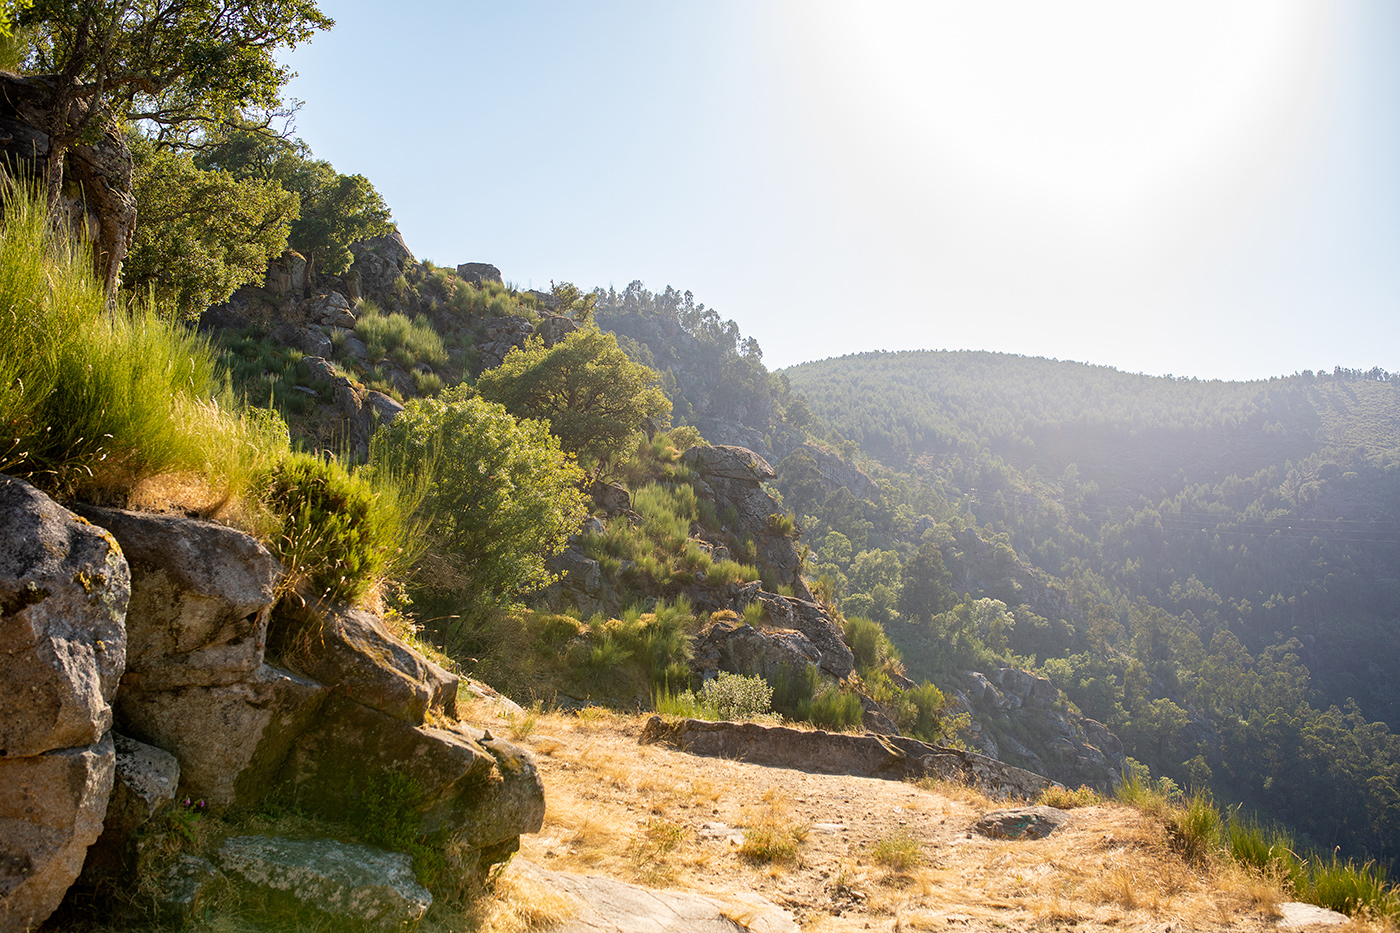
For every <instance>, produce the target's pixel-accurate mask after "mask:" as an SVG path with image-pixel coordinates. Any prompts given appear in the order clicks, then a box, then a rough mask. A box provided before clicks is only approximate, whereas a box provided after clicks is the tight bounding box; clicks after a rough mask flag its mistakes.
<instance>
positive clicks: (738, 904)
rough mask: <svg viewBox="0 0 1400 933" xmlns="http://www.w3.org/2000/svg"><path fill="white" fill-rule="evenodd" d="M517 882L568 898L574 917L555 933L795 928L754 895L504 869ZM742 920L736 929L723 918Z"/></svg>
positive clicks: (731, 932)
mask: <svg viewBox="0 0 1400 933" xmlns="http://www.w3.org/2000/svg"><path fill="white" fill-rule="evenodd" d="M509 870H510V871H511V872H512V873H513V874H514V875H515V876H516V877H517V878H519V879H524V880H525V881H527V882H528V883H531V884H535V885H538V886H540V887H541V888H544V889H545V890H548V891H554V892H559V893H563V894H566V895H568V896H569V897H570V898H571V899H572V900H573V901H574V902H575V903H576V904H577V912H576V914H575V915H574V916H573V917H571V918H569V919H567V920H564V921H563V922H562V923H560V924H559V925H558V926H556V927H552V928H551V929H552V930H554V931H555V933H640V931H643V930H645V931H648V933H653V931H655V933H666V931H675V933H736V931H743V930H747V931H750V933H797V931H798V929H799V928H798V926H797V923H796V922H795V921H794V920H793V919H792V917H791V916H790V915H789V914H788V913H787V912H786V911H784V910H783V909H782V908H780V907H778V906H777V905H776V904H774V903H773V902H772V901H770V900H768V899H767V898H765V897H763V896H762V895H759V894H744V895H738V896H736V897H734V898H719V897H708V896H706V895H703V894H694V893H691V892H689V891H665V890H657V889H656V888H644V887H642V886H640V885H635V884H627V883H626V882H623V881H615V880H613V879H612V878H604V877H602V876H600V875H575V874H572V873H570V872H562V871H549V870H547V869H544V868H540V867H539V866H537V865H533V864H531V863H529V862H526V861H524V860H523V859H517V860H516V861H514V862H512V863H511V867H510V869H509ZM731 916H742V917H743V918H744V924H743V925H742V926H740V925H739V924H738V923H736V922H735V921H733V920H731V919H729V918H730V917H731Z"/></svg>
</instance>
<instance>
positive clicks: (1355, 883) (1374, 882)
mask: <svg viewBox="0 0 1400 933" xmlns="http://www.w3.org/2000/svg"><path fill="white" fill-rule="evenodd" d="M1307 872H1308V882H1309V891H1308V894H1309V896H1308V900H1309V901H1311V902H1312V903H1314V904H1317V905H1318V906H1319V907H1326V908H1327V909H1328V910H1337V911H1341V912H1342V913H1344V914H1358V913H1361V912H1362V911H1370V912H1371V913H1373V914H1375V915H1377V916H1380V917H1388V918H1391V919H1400V891H1397V890H1396V888H1395V887H1394V886H1393V885H1391V884H1390V883H1389V879H1388V878H1387V873H1386V870H1385V868H1384V866H1380V865H1377V864H1376V863H1375V862H1365V863H1363V864H1360V865H1358V864H1357V863H1356V862H1353V861H1352V860H1351V859H1347V860H1345V861H1343V860H1342V859H1340V858H1339V857H1338V856H1337V855H1336V854H1335V853H1333V855H1332V857H1331V859H1328V860H1325V861H1324V860H1322V859H1320V858H1314V859H1312V860H1310V862H1309V863H1308V866H1307Z"/></svg>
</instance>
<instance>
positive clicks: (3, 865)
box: [0, 736, 116, 933]
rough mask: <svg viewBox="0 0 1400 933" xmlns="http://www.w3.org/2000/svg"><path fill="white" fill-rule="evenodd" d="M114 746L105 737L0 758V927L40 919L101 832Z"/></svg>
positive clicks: (26, 924) (65, 887)
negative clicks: (74, 745)
mask: <svg viewBox="0 0 1400 933" xmlns="http://www.w3.org/2000/svg"><path fill="white" fill-rule="evenodd" d="M115 767H116V752H115V750H114V748H113V745H112V739H111V736H103V737H102V739H101V740H100V741H99V742H97V743H95V744H93V745H89V746H87V747H85V748H66V749H61V750H59V751H51V752H47V753H45V754H43V755H34V756H31V757H27V758H11V759H6V760H4V761H0V931H6V933H8V931H11V930H14V931H19V930H28V929H31V928H33V927H35V926H38V925H39V924H40V923H42V922H43V921H44V920H45V918H47V917H48V916H49V914H51V913H53V911H54V909H55V908H57V907H58V905H59V902H60V901H62V900H63V895H64V894H65V893H66V892H67V891H68V888H69V886H70V885H72V883H73V882H74V881H75V880H76V879H77V877H78V873H79V871H81V869H82V867H83V859H84V857H85V856H86V855H87V849H88V846H90V845H92V843H93V842H94V841H95V840H96V839H97V837H98V834H100V833H101V832H102V818H103V816H104V815H105V814H106V812H107V798H108V797H109V796H110V795H111V793H112V774H113V771H114V770H115Z"/></svg>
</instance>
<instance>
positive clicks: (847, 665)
mask: <svg viewBox="0 0 1400 933" xmlns="http://www.w3.org/2000/svg"><path fill="white" fill-rule="evenodd" d="M750 605H758V606H761V607H762V608H763V619H764V625H765V627H768V628H773V629H792V630H794V631H797V632H801V633H802V635H803V636H804V637H805V638H806V639H807V640H808V641H809V642H810V643H811V644H812V645H813V646H814V647H815V648H816V649H817V651H818V652H819V653H820V655H821V657H820V659H819V660H818V661H817V667H818V668H819V669H820V670H821V671H823V672H824V673H826V674H828V675H829V676H831V677H833V678H835V679H836V680H844V679H845V678H846V677H849V676H850V674H851V672H852V671H854V670H855V667H856V658H855V655H854V654H852V653H851V649H850V648H849V647H847V645H846V642H845V640H844V639H843V638H842V637H841V630H840V629H839V628H838V627H837V625H836V622H835V621H834V620H833V619H832V618H831V613H829V612H827V611H826V610H825V609H824V608H822V606H821V605H820V604H818V603H815V602H811V601H810V600H806V599H796V598H791V597H787V596H779V595H778V594H777V593H769V592H767V591H765V590H763V589H762V588H761V587H760V585H759V584H758V583H749V584H747V585H745V586H742V587H740V588H738V592H737V593H736V594H735V595H734V596H733V598H732V600H731V602H730V604H729V606H727V607H725V608H729V609H733V610H734V611H735V612H736V613H739V614H741V615H742V614H743V612H744V610H745V609H746V608H747V607H749V606H750Z"/></svg>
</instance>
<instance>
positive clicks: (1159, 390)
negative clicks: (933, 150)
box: [780, 352, 1400, 860]
mask: <svg viewBox="0 0 1400 933" xmlns="http://www.w3.org/2000/svg"><path fill="white" fill-rule="evenodd" d="M783 375H785V376H786V377H787V378H788V379H789V380H790V382H791V385H792V387H793V390H794V391H795V392H800V393H802V394H803V395H804V396H805V397H806V399H807V401H808V403H809V404H810V405H811V408H812V410H813V411H814V412H815V413H816V414H817V415H818V416H819V417H821V418H824V419H826V420H827V422H828V423H829V424H830V425H831V427H832V429H833V430H835V431H837V432H839V433H840V434H842V435H844V436H845V437H848V438H850V439H852V440H854V441H856V442H857V443H859V444H860V446H861V448H862V450H864V451H866V452H867V453H869V454H871V455H872V456H874V457H875V458H877V459H878V460H879V461H880V464H879V465H878V466H876V465H874V464H872V465H871V469H872V470H873V471H874V472H875V474H876V475H877V477H878V478H881V479H882V486H883V488H884V490H885V495H886V498H891V494H892V493H893V494H894V496H895V497H902V498H906V499H907V498H908V497H909V496H910V495H912V494H913V491H915V490H923V491H924V492H925V493H926V494H931V495H934V497H935V499H936V500H941V501H942V502H944V503H946V507H945V508H944V510H943V511H942V513H939V512H937V511H933V512H931V513H930V515H929V518H928V520H927V521H925V522H923V524H922V526H918V525H915V526H911V527H910V528H909V529H908V531H907V532H906V533H905V535H904V536H903V538H902V540H900V536H899V535H898V534H896V535H895V536H894V538H895V540H896V543H895V546H894V547H893V548H892V549H893V550H895V551H896V554H897V556H900V557H902V559H903V560H904V562H905V565H906V567H908V566H909V563H910V561H911V559H912V557H913V554H914V552H915V550H916V546H917V543H918V542H919V541H923V542H924V543H925V544H927V543H930V542H931V543H933V544H935V545H936V546H937V547H938V549H939V552H940V555H941V556H942V558H943V560H944V563H946V564H947V565H949V566H950V567H955V568H956V567H958V566H960V565H962V564H965V563H966V558H967V556H968V554H967V549H966V548H964V547H962V544H963V543H964V542H965V541H968V540H969V538H968V537H967V532H968V530H970V529H978V534H979V536H980V538H981V539H983V540H986V541H990V542H992V543H993V545H994V546H993V548H992V554H991V555H990V556H991V557H992V558H993V562H994V563H995V562H997V561H999V562H1000V564H1001V566H1002V568H1003V569H1001V570H998V569H997V568H996V567H994V566H987V567H984V568H983V569H982V570H980V571H977V572H974V573H973V574H971V575H967V574H966V572H965V571H957V573H959V574H961V575H962V580H963V582H964V583H973V584H975V583H978V582H980V583H981V584H982V585H981V587H980V590H981V593H980V595H982V597H983V598H984V599H986V598H989V597H990V598H995V599H996V600H998V601H999V602H1001V603H1002V604H1003V605H1002V606H1001V607H993V608H995V609H996V612H994V613H991V616H990V618H985V617H986V616H987V612H986V611H984V612H983V616H984V619H983V620H982V621H978V617H977V613H976V612H975V611H974V612H968V611H967V610H966V607H967V603H966V601H964V602H963V603H962V607H964V608H961V609H959V610H953V612H954V613H956V612H959V611H961V612H962V614H963V615H964V616H966V617H967V618H966V619H962V620H959V619H956V618H950V617H949V612H948V611H945V612H943V613H942V614H941V615H940V614H937V613H935V614H931V615H925V614H924V613H921V612H915V611H912V610H913V609H914V608H915V607H914V603H915V602H917V600H911V599H910V598H908V597H906V598H905V599H904V600H903V601H902V602H901V601H900V597H901V596H903V595H904V594H903V592H898V591H897V592H893V593H890V594H888V596H890V597H893V599H892V600H891V599H889V598H887V599H886V600H885V603H887V604H889V609H888V610H887V612H886V618H887V619H889V620H890V621H889V624H888V627H889V628H890V631H891V633H892V635H893V636H894V637H895V640H896V642H899V643H905V642H906V641H907V642H914V643H918V644H920V645H924V646H926V650H925V652H924V655H923V656H924V657H926V658H927V661H926V663H929V664H940V663H941V664H943V665H944V666H945V667H947V666H949V665H948V655H949V654H955V653H956V652H950V651H949V650H948V647H949V639H948V636H949V635H952V644H953V645H956V644H957V643H958V641H959V639H960V638H965V637H968V636H967V635H965V633H966V631H967V629H968V628H969V627H970V626H971V627H976V626H980V630H979V631H978V634H977V635H976V636H975V637H976V640H977V641H979V642H980V646H978V647H979V648H981V649H989V650H991V651H992V652H993V653H995V654H1000V655H1002V656H1007V655H1008V654H1014V655H1018V656H1022V657H1024V658H1027V659H1028V660H1030V661H1031V662H1032V663H1034V664H1035V665H1037V666H1038V669H1040V670H1041V671H1042V672H1043V673H1045V674H1047V675H1048V676H1049V677H1050V678H1051V679H1052V680H1053V681H1054V683H1055V684H1056V685H1057V686H1059V687H1061V688H1062V689H1064V690H1065V691H1066V693H1067V694H1068V695H1069V697H1070V698H1071V699H1072V700H1073V701H1074V702H1075V703H1077V704H1078V705H1079V706H1080V707H1081V708H1082V709H1083V710H1084V711H1085V712H1086V713H1087V714H1089V715H1091V716H1094V717H1096V718H1098V719H1101V720H1102V721H1103V722H1105V723H1106V724H1108V725H1109V726H1110V727H1112V728H1113V729H1114V730H1115V731H1117V732H1118V733H1119V735H1120V736H1121V737H1122V738H1123V740H1124V742H1125V745H1126V746H1127V747H1128V750H1129V753H1130V754H1131V755H1133V756H1134V757H1136V758H1137V759H1139V760H1141V761H1142V762H1144V763H1147V764H1149V765H1150V766H1151V767H1152V769H1153V770H1154V771H1155V772H1157V773H1160V774H1165V775H1168V776H1170V777H1172V778H1173V779H1175V780H1176V781H1178V782H1180V783H1182V784H1189V785H1195V786H1199V787H1202V788H1207V787H1209V788H1212V789H1214V790H1215V791H1216V792H1217V793H1218V795H1219V796H1220V797H1222V798H1224V799H1229V800H1243V801H1245V802H1246V803H1248V805H1249V806H1251V807H1252V808H1255V809H1256V810H1257V811H1258V812H1259V813H1261V814H1263V815H1265V816H1266V817H1270V818H1274V819H1279V820H1283V821H1285V822H1288V823H1289V824H1290V825H1293V826H1295V827H1297V828H1299V829H1300V830H1302V831H1303V832H1304V833H1305V834H1307V836H1308V837H1309V838H1310V839H1311V840H1312V841H1314V842H1315V843H1317V844H1319V845H1321V846H1325V847H1329V848H1330V847H1331V846H1333V845H1341V846H1342V847H1343V848H1344V849H1346V850H1349V851H1352V852H1356V853H1361V852H1365V853H1369V854H1371V855H1373V856H1376V857H1380V858H1383V859H1387V860H1394V859H1395V858H1396V857H1397V855H1400V850H1397V849H1396V848H1395V845H1396V843H1395V840H1396V839H1397V838H1400V793H1397V788H1400V740H1397V737H1396V736H1395V735H1394V734H1393V733H1392V732H1391V728H1390V726H1391V725H1393V724H1395V723H1396V722H1397V721H1400V720H1398V717H1400V691H1397V690H1396V689H1395V686H1394V684H1395V680H1394V678H1393V677H1392V676H1390V674H1391V672H1393V671H1394V669H1395V665H1396V664H1397V663H1400V380H1396V379H1394V378H1393V377H1392V376H1391V374H1389V373H1386V372H1384V371H1382V370H1379V369H1373V370H1371V371H1369V372H1359V371H1347V370H1341V369H1337V370H1335V371H1333V372H1331V373H1325V374H1319V373H1311V372H1304V373H1299V374H1296V375H1294V376H1291V377H1286V378H1276V379H1272V380H1268V381H1260V382H1251V383H1222V382H1200V381H1197V380H1182V379H1172V378H1156V377H1147V376H1142V375H1133V374H1127V373H1120V372H1117V371H1114V370H1111V369H1107V368H1103V367H1091V366H1084V365H1082V364H1077V363H1068V362H1057V361H1051V360H1044V359H1027V358H1021V357H1013V356H1006V355H1000V354H989V353H949V352H917V353H872V354H858V355H854V356H849V357H843V358H840V359H834V360H827V361H823V362H819V363H808V364H803V365H801V366H797V367H793V368H791V369H789V370H785V371H784V373H783ZM780 481H781V480H780ZM826 507H827V504H826V503H824V504H822V506H821V507H820V508H817V509H816V510H815V511H817V512H819V513H820V512H821V511H822V509H824V508H826ZM920 527H922V531H921V532H920V533H919V534H917V535H915V534H913V532H914V531H916V530H919V528H920ZM999 552H1000V556H999V557H998V553H999ZM868 562H869V561H867V563H868ZM1017 566H1020V567H1021V571H1020V573H1021V578H1020V579H1018V578H1017V573H1016V572H1013V571H1014V568H1016V567H1017ZM833 569H840V568H839V566H837V567H833ZM1026 574H1030V575H1031V576H1032V577H1035V578H1038V579H1041V580H1043V581H1045V582H1046V583H1047V585H1049V586H1050V587H1051V588H1052V589H1053V590H1058V591H1060V592H1062V593H1063V594H1064V596H1065V600H1064V603H1063V604H1061V605H1060V606H1059V607H1058V610H1059V611H1058V613H1057V612H1055V611H1053V609H1052V610H1047V604H1046V602H1045V601H1044V600H1041V601H1039V602H1037V601H1035V600H1031V599H1028V598H1027V597H1028V595H1030V594H1029V592H1028V589H1027V586H1026V584H1027V583H1028V582H1029V578H1028V577H1027V576H1026ZM922 575H923V574H921V576H922ZM887 576H888V574H887ZM907 576H908V575H907V572H906V581H905V582H904V586H905V587H907V586H909V585H910V584H909V582H908V580H907ZM923 585H924V586H926V585H927V584H926V583H925V584H923ZM955 589H956V587H955ZM971 594H972V595H979V593H978V590H977V589H973V590H971ZM955 598H956V597H954V596H952V595H951V594H950V595H949V596H948V599H949V600H952V599H955ZM877 601H878V600H877ZM901 607H902V608H904V609H906V610H911V611H909V612H908V613H907V614H905V615H903V616H902V617H901V618H900V619H899V620H898V621H895V620H894V619H893V615H892V613H898V612H900V608H901ZM983 608H984V610H986V608H987V607H985V606H984V607H983ZM930 627H931V628H930ZM900 633H904V635H903V638H901V637H900ZM930 633H933V634H930ZM913 657H915V655H913V654H911V652H910V651H909V650H906V651H905V658H906V662H910V661H911V660H912V659H913ZM910 666H911V670H912V671H917V670H918V668H917V667H916V666H915V665H914V664H912V663H911V665H910ZM979 669H981V668H979Z"/></svg>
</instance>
